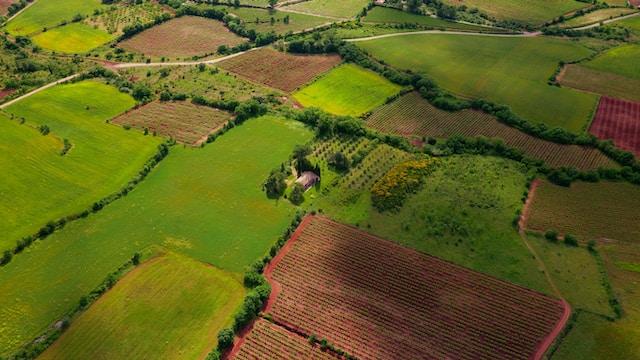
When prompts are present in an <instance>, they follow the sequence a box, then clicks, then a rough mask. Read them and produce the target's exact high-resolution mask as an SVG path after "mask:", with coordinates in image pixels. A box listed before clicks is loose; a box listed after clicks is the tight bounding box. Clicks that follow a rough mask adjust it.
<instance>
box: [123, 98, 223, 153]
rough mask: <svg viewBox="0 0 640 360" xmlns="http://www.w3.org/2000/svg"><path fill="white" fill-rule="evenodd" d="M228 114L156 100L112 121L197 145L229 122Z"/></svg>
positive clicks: (204, 107) (178, 102) (197, 106)
mask: <svg viewBox="0 0 640 360" xmlns="http://www.w3.org/2000/svg"><path fill="white" fill-rule="evenodd" d="M231 117H232V116H231V114H229V113H228V112H225V111H222V110H218V109H214V108H210V107H207V106H200V105H194V104H192V103H190V102H186V101H176V102H173V101H169V102H162V101H155V102H152V103H149V104H147V105H144V106H142V107H139V108H137V109H133V110H131V111H129V112H127V113H125V114H122V115H120V116H118V117H117V118H115V119H113V120H112V121H111V122H112V123H114V124H118V125H122V126H130V127H133V128H137V129H142V130H144V129H148V131H149V133H155V134H157V135H161V136H167V137H171V138H173V139H175V140H176V141H178V142H181V143H184V144H189V145H194V146H197V145H200V144H201V143H202V142H204V141H206V139H207V137H208V135H209V134H211V133H212V132H214V131H215V130H217V129H219V128H220V127H222V126H224V124H225V123H226V122H227V121H229V120H230V119H231Z"/></svg>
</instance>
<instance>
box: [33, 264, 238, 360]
mask: <svg viewBox="0 0 640 360" xmlns="http://www.w3.org/2000/svg"><path fill="white" fill-rule="evenodd" d="M243 296H244V288H243V285H242V283H241V282H240V281H239V280H237V279H235V278H234V277H233V276H230V275H229V274H227V273H225V272H224V271H221V270H219V269H216V268H215V267H212V266H209V265H206V264H204V263H201V262H198V261H195V260H192V259H189V258H187V257H183V256H180V255H176V254H172V253H169V254H166V255H161V256H159V257H155V258H152V259H151V260H148V261H147V262H145V263H143V264H141V265H139V266H138V267H137V268H135V269H134V270H133V271H131V272H130V273H129V274H127V275H126V276H125V277H124V278H122V279H121V280H120V281H119V282H118V283H117V284H116V286H114V287H113V289H111V290H109V291H108V292H107V293H106V294H104V295H103V296H102V297H101V298H100V299H98V301H96V302H95V303H94V304H93V305H91V307H90V308H89V309H88V310H87V311H85V312H84V313H82V314H81V315H80V316H79V317H78V318H77V319H76V320H74V322H73V323H72V326H71V327H70V328H69V329H68V330H67V331H65V333H64V334H63V336H62V337H61V338H60V339H58V340H57V341H56V342H55V343H54V344H53V345H52V346H50V347H49V348H48V349H47V351H46V352H45V353H43V355H41V356H40V357H39V359H43V360H45V359H50V360H52V359H89V358H92V357H94V356H95V354H100V356H99V357H100V358H103V359H127V358H136V359H142V358H153V359H200V358H203V357H204V356H205V355H206V354H207V352H209V351H210V350H211V348H212V347H214V346H215V344H216V342H217V340H216V335H217V334H218V332H219V331H220V330H221V329H222V328H223V327H224V326H226V325H228V323H229V322H230V320H231V319H230V317H231V316H230V315H231V314H233V312H234V311H235V309H236V308H238V307H239V306H240V304H241V303H242V299H243Z"/></svg>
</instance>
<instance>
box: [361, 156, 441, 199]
mask: <svg viewBox="0 0 640 360" xmlns="http://www.w3.org/2000/svg"><path fill="white" fill-rule="evenodd" d="M435 165H436V160H435V159H421V160H411V161H407V162H403V163H400V164H398V165H396V166H394V167H393V168H392V169H391V170H389V171H388V172H387V173H386V174H385V175H384V176H382V177H381V178H380V179H378V180H377V181H376V182H375V183H374V184H373V187H372V188H371V200H372V204H373V206H374V207H375V208H376V209H377V210H378V211H380V212H384V211H396V210H399V209H400V208H402V205H403V203H404V200H405V199H406V198H407V196H409V195H410V194H412V193H414V192H416V191H417V190H419V189H420V187H421V186H422V184H423V182H424V178H425V176H427V175H428V174H429V173H430V172H432V171H433V169H434V168H435Z"/></svg>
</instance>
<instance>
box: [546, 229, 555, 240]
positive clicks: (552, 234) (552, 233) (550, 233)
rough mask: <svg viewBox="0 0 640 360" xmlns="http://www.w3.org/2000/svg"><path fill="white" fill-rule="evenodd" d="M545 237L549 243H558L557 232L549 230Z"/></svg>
mask: <svg viewBox="0 0 640 360" xmlns="http://www.w3.org/2000/svg"><path fill="white" fill-rule="evenodd" d="M544 237H545V239H547V240H549V241H553V242H556V241H558V232H557V231H555V230H547V232H545V233H544Z"/></svg>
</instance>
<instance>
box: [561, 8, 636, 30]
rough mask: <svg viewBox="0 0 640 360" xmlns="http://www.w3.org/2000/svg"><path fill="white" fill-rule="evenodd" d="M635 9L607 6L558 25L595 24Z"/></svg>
mask: <svg viewBox="0 0 640 360" xmlns="http://www.w3.org/2000/svg"><path fill="white" fill-rule="evenodd" d="M635 11H636V10H633V9H629V8H609V9H600V10H596V11H592V12H590V13H587V14H584V15H582V16H578V17H575V18H573V19H569V20H567V21H565V22H563V23H561V24H560V27H578V26H584V25H589V24H595V23H597V22H600V21H603V20H608V19H612V18H616V17H619V16H623V15H628V14H630V13H632V12H635Z"/></svg>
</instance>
